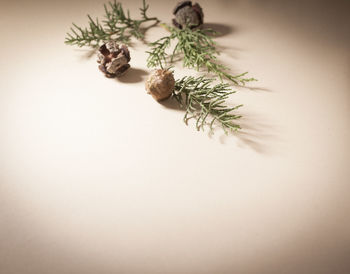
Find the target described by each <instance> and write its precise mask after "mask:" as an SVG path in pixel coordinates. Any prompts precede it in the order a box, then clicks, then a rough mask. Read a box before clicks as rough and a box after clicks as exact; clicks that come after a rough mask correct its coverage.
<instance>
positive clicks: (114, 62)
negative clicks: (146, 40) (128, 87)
mask: <svg viewBox="0 0 350 274" xmlns="http://www.w3.org/2000/svg"><path fill="white" fill-rule="evenodd" d="M97 57H98V60H97V62H98V63H99V64H100V65H99V66H98V67H99V69H100V70H101V71H102V72H103V73H104V74H105V75H106V76H107V77H109V78H113V77H119V76H121V75H122V74H124V72H125V71H126V70H127V69H128V68H130V65H129V64H128V63H129V61H130V53H129V50H128V48H127V46H125V45H121V46H119V45H118V44H117V43H116V42H115V41H109V42H107V43H105V44H103V45H102V46H101V47H100V48H99V50H98V53H97Z"/></svg>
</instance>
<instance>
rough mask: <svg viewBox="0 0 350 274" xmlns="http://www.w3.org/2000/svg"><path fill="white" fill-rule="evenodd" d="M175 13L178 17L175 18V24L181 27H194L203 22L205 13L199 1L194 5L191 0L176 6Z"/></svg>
mask: <svg viewBox="0 0 350 274" xmlns="http://www.w3.org/2000/svg"><path fill="white" fill-rule="evenodd" d="M173 14H174V15H175V17H176V18H175V19H173V24H174V26H176V27H178V28H179V29H183V28H185V27H186V26H187V27H189V28H191V29H193V28H196V27H199V26H200V25H202V24H203V17H204V14H203V10H202V8H201V6H200V5H199V4H198V3H196V4H194V5H193V6H192V2H191V1H182V2H179V3H178V4H177V5H176V7H175V8H174V12H173Z"/></svg>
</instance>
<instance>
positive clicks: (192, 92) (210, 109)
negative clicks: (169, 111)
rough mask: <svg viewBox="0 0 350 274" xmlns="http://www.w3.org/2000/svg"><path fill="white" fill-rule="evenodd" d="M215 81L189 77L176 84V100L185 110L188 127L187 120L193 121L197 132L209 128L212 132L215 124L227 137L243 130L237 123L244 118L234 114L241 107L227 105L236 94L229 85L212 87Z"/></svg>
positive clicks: (223, 84)
mask: <svg viewBox="0 0 350 274" xmlns="http://www.w3.org/2000/svg"><path fill="white" fill-rule="evenodd" d="M213 81H214V79H211V78H205V77H204V76H200V77H197V78H195V77H192V76H186V77H183V78H182V79H179V80H176V82H175V90H174V92H173V97H174V98H175V99H176V100H177V101H178V102H179V104H180V105H181V106H182V107H183V108H185V111H186V114H185V116H184V122H185V123H186V124H187V122H188V120H190V119H191V118H194V119H196V128H197V130H200V129H204V127H205V126H206V125H207V126H209V129H210V132H212V131H213V127H214V124H215V123H218V124H220V125H221V126H222V128H223V129H224V131H225V133H228V131H235V130H237V129H240V126H239V125H237V124H235V123H234V121H235V120H236V119H238V118H240V117H241V116H240V115H235V114H232V111H234V110H236V109H237V108H239V107H241V106H242V105H237V106H235V107H227V106H226V105H225V103H226V100H227V99H228V97H229V95H231V94H233V93H235V91H231V90H230V86H229V85H228V84H226V83H219V84H216V85H212V83H213Z"/></svg>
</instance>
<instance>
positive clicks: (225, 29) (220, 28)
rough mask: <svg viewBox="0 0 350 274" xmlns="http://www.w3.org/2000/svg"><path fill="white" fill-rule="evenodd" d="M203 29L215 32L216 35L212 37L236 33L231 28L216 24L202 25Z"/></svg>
mask: <svg viewBox="0 0 350 274" xmlns="http://www.w3.org/2000/svg"><path fill="white" fill-rule="evenodd" d="M203 29H212V30H214V31H216V32H217V33H216V34H215V35H213V36H214V37H222V36H225V35H228V34H230V33H232V32H234V31H236V29H235V28H233V27H232V26H229V25H224V24H218V23H204V24H203Z"/></svg>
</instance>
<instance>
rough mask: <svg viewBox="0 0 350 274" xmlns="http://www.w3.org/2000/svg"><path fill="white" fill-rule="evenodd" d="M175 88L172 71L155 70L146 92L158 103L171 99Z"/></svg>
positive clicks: (147, 84) (149, 79) (147, 83)
mask: <svg viewBox="0 0 350 274" xmlns="http://www.w3.org/2000/svg"><path fill="white" fill-rule="evenodd" d="M174 87H175V79H174V75H173V72H172V71H169V70H167V69H157V70H155V71H154V72H153V73H152V74H151V75H150V77H149V78H148V79H147V81H146V90H147V91H148V93H149V94H151V95H152V97H153V98H154V99H155V100H157V101H162V100H165V99H167V98H169V97H170V96H171V94H172V92H173V90H174Z"/></svg>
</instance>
